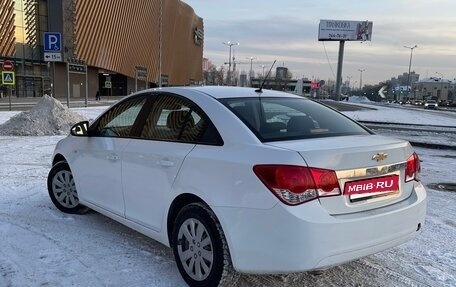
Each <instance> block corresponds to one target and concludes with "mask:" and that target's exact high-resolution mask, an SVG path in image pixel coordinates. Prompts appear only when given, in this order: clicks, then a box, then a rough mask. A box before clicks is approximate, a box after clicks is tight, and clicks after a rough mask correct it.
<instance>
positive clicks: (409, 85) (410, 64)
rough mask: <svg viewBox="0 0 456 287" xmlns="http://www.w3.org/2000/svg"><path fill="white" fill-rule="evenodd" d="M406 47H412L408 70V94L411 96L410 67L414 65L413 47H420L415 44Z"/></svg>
mask: <svg viewBox="0 0 456 287" xmlns="http://www.w3.org/2000/svg"><path fill="white" fill-rule="evenodd" d="M404 48H407V49H410V61H409V70H408V76H407V94H408V95H409V96H410V90H411V89H412V85H411V83H410V68H411V67H412V55H413V49H415V48H418V45H414V46H412V47H409V46H404ZM409 87H410V90H409Z"/></svg>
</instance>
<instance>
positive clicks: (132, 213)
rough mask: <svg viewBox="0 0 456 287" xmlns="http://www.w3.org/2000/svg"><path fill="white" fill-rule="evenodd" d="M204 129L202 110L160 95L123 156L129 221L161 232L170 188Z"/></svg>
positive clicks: (176, 99)
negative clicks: (136, 136)
mask: <svg viewBox="0 0 456 287" xmlns="http://www.w3.org/2000/svg"><path fill="white" fill-rule="evenodd" d="M204 128H205V121H204V118H203V116H202V115H201V112H199V109H198V108H197V107H196V106H195V105H194V104H193V103H192V102H190V101H188V100H186V99H184V98H182V97H179V96H177V95H173V94H158V95H156V98H155V100H154V102H153V104H152V107H151V110H150V112H149V113H148V114H147V115H146V117H145V124H144V128H143V129H142V130H141V131H140V132H139V133H138V138H137V139H134V140H131V141H130V142H129V143H128V145H127V146H126V148H125V150H124V152H123V159H124V160H123V163H122V178H123V180H122V183H123V191H124V196H125V208H126V209H125V214H126V217H127V219H129V220H132V221H134V222H136V223H138V224H141V225H143V226H145V227H147V228H150V229H153V230H154V231H157V232H159V231H160V230H161V228H162V221H163V213H164V211H165V209H166V203H167V202H169V197H170V190H171V186H172V184H173V182H174V180H175V178H176V176H177V173H178V171H179V168H180V167H181V165H182V162H183V161H184V159H185V157H186V156H187V155H188V154H189V152H190V151H191V150H192V149H193V148H194V147H195V144H196V142H197V141H198V139H199V138H200V137H201V133H202V132H203V130H204Z"/></svg>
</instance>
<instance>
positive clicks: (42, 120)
mask: <svg viewBox="0 0 456 287" xmlns="http://www.w3.org/2000/svg"><path fill="white" fill-rule="evenodd" d="M85 120H87V119H86V117H84V116H82V115H80V114H78V113H75V112H72V111H70V110H69V109H68V108H67V107H65V106H63V105H62V104H61V103H60V102H59V101H58V100H56V99H54V98H51V97H49V96H47V95H45V96H43V97H42V98H41V99H40V100H39V101H38V103H37V104H36V105H35V106H34V107H33V108H31V109H30V110H29V111H26V112H22V113H19V114H17V115H15V116H13V117H12V118H11V119H10V120H8V121H7V122H5V123H4V124H2V125H0V135H4V136H44V135H65V134H68V133H69V130H70V128H71V126H73V125H74V124H75V123H77V122H80V121H85Z"/></svg>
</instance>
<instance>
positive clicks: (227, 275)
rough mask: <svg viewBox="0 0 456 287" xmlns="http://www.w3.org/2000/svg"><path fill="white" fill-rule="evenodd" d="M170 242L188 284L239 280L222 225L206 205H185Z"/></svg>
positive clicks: (215, 283) (224, 282)
mask: <svg viewBox="0 0 456 287" xmlns="http://www.w3.org/2000/svg"><path fill="white" fill-rule="evenodd" d="M171 244H172V248H173V252H174V258H175V260H176V264H177V267H178V269H179V272H180V274H181V276H182V277H183V278H184V280H185V282H187V284H188V285H189V286H191V287H196V286H198V287H202V286H222V285H224V286H233V285H234V284H235V282H236V281H237V278H238V273H237V272H235V271H234V270H233V267H232V264H231V258H230V254H229V250H228V245H227V243H226V239H225V235H224V234H223V230H222V227H221V225H220V223H219V222H218V220H217V218H216V217H215V214H214V213H213V212H212V211H211V210H210V209H209V208H208V207H207V206H205V205H203V204H200V203H194V204H189V205H187V206H185V207H184V208H182V210H181V211H180V212H179V214H178V215H177V217H176V221H175V224H174V228H173V233H172V243H171Z"/></svg>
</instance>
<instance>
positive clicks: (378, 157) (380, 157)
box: [372, 152, 388, 161]
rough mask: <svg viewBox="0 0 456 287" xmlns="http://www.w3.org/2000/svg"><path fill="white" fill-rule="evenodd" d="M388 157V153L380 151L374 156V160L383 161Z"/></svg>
mask: <svg viewBox="0 0 456 287" xmlns="http://www.w3.org/2000/svg"><path fill="white" fill-rule="evenodd" d="M387 157H388V154H387V153H383V152H379V153H377V154H374V155H373V156H372V160H376V161H382V160H384V159H386V158H387Z"/></svg>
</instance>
